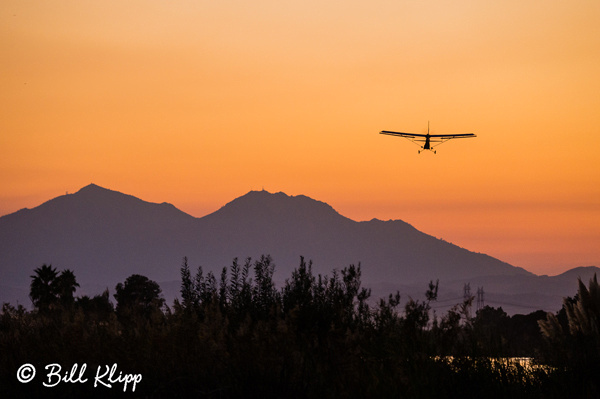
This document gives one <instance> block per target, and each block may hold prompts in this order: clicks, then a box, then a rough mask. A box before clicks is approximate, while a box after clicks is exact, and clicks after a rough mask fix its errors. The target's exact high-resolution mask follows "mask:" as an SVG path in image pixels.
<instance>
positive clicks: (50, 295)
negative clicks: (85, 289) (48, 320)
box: [29, 264, 79, 311]
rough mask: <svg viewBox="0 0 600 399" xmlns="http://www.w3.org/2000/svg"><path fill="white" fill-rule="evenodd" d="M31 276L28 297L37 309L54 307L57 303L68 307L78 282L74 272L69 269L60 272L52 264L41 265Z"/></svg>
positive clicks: (72, 300) (44, 309)
mask: <svg viewBox="0 0 600 399" xmlns="http://www.w3.org/2000/svg"><path fill="white" fill-rule="evenodd" d="M34 273H35V275H33V276H31V278H32V281H31V286H30V293H29V297H30V298H31V302H33V305H34V306H35V307H36V308H38V309H39V310H42V311H46V310H50V309H56V308H57V307H58V306H59V305H62V306H64V307H70V306H72V305H73V303H74V297H73V294H74V293H75V290H76V289H77V287H79V284H78V283H77V280H76V278H75V274H74V273H73V272H72V271H71V270H69V269H66V270H63V271H61V272H60V273H58V272H57V271H56V268H53V267H52V265H46V264H44V265H42V267H38V268H37V269H35V270H34Z"/></svg>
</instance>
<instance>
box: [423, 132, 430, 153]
mask: <svg viewBox="0 0 600 399" xmlns="http://www.w3.org/2000/svg"><path fill="white" fill-rule="evenodd" d="M429 137H430V136H429V133H427V136H425V144H423V149H424V150H431V144H430V142H429Z"/></svg>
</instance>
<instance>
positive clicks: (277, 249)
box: [0, 184, 577, 307]
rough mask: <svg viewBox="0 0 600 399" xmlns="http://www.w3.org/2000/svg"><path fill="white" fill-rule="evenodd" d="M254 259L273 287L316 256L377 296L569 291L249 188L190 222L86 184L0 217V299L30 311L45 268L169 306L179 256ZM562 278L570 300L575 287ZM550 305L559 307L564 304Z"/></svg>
mask: <svg viewBox="0 0 600 399" xmlns="http://www.w3.org/2000/svg"><path fill="white" fill-rule="evenodd" d="M262 254H270V255H271V256H272V257H273V259H274V261H275V264H276V272H275V279H276V281H278V282H279V283H281V282H283V281H284V280H285V279H286V278H289V276H290V275H291V272H292V270H293V269H294V268H296V267H297V266H298V264H299V260H300V256H304V257H305V258H306V259H310V260H313V262H314V265H313V270H314V271H315V272H316V273H321V274H331V272H332V270H333V269H334V268H336V269H341V268H343V267H346V266H348V265H349V264H358V263H361V265H362V271H363V275H362V280H363V283H364V284H365V285H367V286H371V287H373V289H374V292H377V293H381V294H387V293H389V292H391V291H392V290H395V289H399V288H402V289H403V291H404V292H408V293H410V294H411V295H413V294H414V295H419V296H422V291H424V290H425V287H426V283H427V282H428V281H429V280H436V279H439V280H440V287H442V288H444V287H445V289H446V293H447V294H445V295H447V296H448V295H449V296H452V295H457V292H458V294H461V293H460V290H461V289H462V286H463V284H464V283H465V282H473V283H472V284H473V286H474V287H475V284H483V285H484V286H485V287H486V290H487V291H488V292H489V293H490V294H489V295H491V294H493V293H494V292H495V291H497V292H500V293H501V294H502V293H504V294H510V295H516V294H520V293H524V294H527V293H532V292H533V293H534V294H535V293H536V292H537V291H535V290H536V289H537V288H536V287H537V286H540V287H542V289H539V290H538V291H539V292H538V293H537V294H536V295H538V296H539V295H540V294H542V295H547V294H548V290H547V289H543V287H548V286H551V283H552V284H555V285H556V284H558V285H560V286H561V287H562V286H563V285H565V283H564V281H563V280H560V282H558V283H557V281H559V280H553V279H554V278H551V277H546V278H545V277H540V276H536V275H534V274H532V273H530V272H528V271H526V270H524V269H522V268H518V267H514V266H511V265H509V264H507V263H505V262H502V261H500V260H498V259H495V258H492V257H490V256H487V255H485V254H479V253H473V252H470V251H468V250H466V249H463V248H460V247H458V246H456V245H453V244H451V243H448V242H446V241H443V240H440V239H437V238H435V237H432V236H429V235H427V234H425V233H422V232H420V231H418V230H417V229H415V228H414V227H412V226H411V225H409V224H407V223H405V222H403V221H401V220H389V221H381V220H377V219H373V220H371V221H368V222H356V221H353V220H351V219H348V218H346V217H344V216H342V215H340V214H339V213H338V212H336V211H335V210H334V209H333V208H332V207H331V206H329V205H328V204H325V203H323V202H319V201H316V200H313V199H311V198H308V197H306V196H302V195H299V196H288V195H286V194H284V193H275V194H272V193H269V192H266V191H251V192H249V193H247V194H246V195H243V196H242V197H239V198H237V199H235V200H233V201H231V202H230V203H228V204H226V205H225V206H223V207H222V208H221V209H219V210H218V211H216V212H214V213H212V214H209V215H207V216H204V217H202V218H195V217H192V216H190V215H188V214H186V213H184V212H182V211H180V210H178V209H177V208H175V207H174V206H173V205H171V204H167V203H162V204H155V203H149V202H145V201H142V200H140V199H138V198H135V197H133V196H130V195H126V194H122V193H119V192H116V191H112V190H108V189H105V188H102V187H99V186H97V185H94V184H91V185H89V186H86V187H84V188H82V189H81V190H79V191H78V192H77V193H75V194H69V195H64V196H60V197H57V198H54V199H52V200H50V201H48V202H46V203H44V204H42V205H40V206H38V207H36V208H33V209H23V210H20V211H18V212H15V213H13V214H10V215H6V216H3V217H0V270H1V275H2V278H1V280H0V301H7V300H8V301H14V300H15V299H14V298H19V302H20V303H22V304H26V305H29V302H28V300H27V296H26V294H27V293H28V286H29V283H30V276H31V274H33V270H34V269H35V268H37V267H39V266H41V265H42V264H44V263H46V264H52V265H53V266H54V267H56V268H57V269H59V270H62V269H67V268H68V269H71V270H73V271H74V272H75V275H76V276H77V279H78V281H79V283H80V284H81V285H82V289H81V291H83V292H86V290H87V292H86V293H88V294H97V293H99V292H101V291H102V290H103V289H104V288H106V287H108V288H110V289H111V290H113V288H114V286H115V285H116V284H117V283H118V282H122V281H123V280H125V278H127V277H128V276H129V275H131V274H134V273H135V274H143V275H146V276H148V277H149V278H151V279H153V280H156V281H158V282H161V286H163V290H164V291H165V296H168V297H169V298H168V299H171V297H174V296H176V295H177V291H178V288H179V283H178V282H179V278H180V275H179V268H180V265H181V260H182V258H183V257H184V256H187V257H188V258H189V262H190V265H191V266H192V268H194V267H195V266H194V265H202V266H203V268H204V270H205V272H207V271H208V270H212V271H213V272H215V273H216V274H217V275H218V274H219V273H220V270H221V269H222V268H223V267H224V266H228V265H230V264H231V262H232V260H233V258H235V257H238V258H240V259H243V258H246V257H249V256H250V257H253V258H257V257H259V256H260V255H262ZM566 279H567V280H570V281H569V284H570V286H571V287H572V289H573V292H574V291H575V290H576V287H577V286H576V280H575V281H571V280H572V279H571V278H566ZM546 280H547V281H546ZM548 284H550V285H548ZM169 287H170V288H169ZM507 287H509V288H507ZM514 287H521V288H520V289H518V290H516V289H514ZM442 288H441V291H440V292H441V293H442V292H444V291H443V290H442ZM521 289H522V290H521ZM386 290H387V292H386ZM411 290H412V291H411ZM532 290H533V291H532ZM413 291H414V292H413ZM563 291H564V290H563ZM569 292H570V291H569ZM19 293H20V294H19ZM419 293H420V294H419ZM440 295H442V294H440ZM560 295H564V294H562V291H561V294H560ZM569 295H572V293H571V294H569ZM552 300H553V301H554V302H555V303H558V305H557V306H558V307H559V306H560V303H559V302H560V297H557V295H554V296H553V297H552ZM548 301H549V299H548ZM542 302H543V301H542ZM546 302H547V301H546ZM555 307H556V306H555Z"/></svg>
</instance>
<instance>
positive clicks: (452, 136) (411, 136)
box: [379, 130, 477, 140]
mask: <svg viewBox="0 0 600 399" xmlns="http://www.w3.org/2000/svg"><path fill="white" fill-rule="evenodd" d="M379 134H387V135H390V136H399V137H406V138H409V139H414V138H415V137H436V138H440V139H443V140H450V139H462V138H467V137H477V136H476V135H475V134H474V133H459V134H417V133H403V132H390V131H389V130H382V131H381V132H379Z"/></svg>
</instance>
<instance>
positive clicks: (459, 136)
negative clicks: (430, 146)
mask: <svg viewBox="0 0 600 399" xmlns="http://www.w3.org/2000/svg"><path fill="white" fill-rule="evenodd" d="M429 137H437V138H441V139H444V140H450V139H465V138H468V137H477V136H476V135H475V134H473V133H459V134H430V135H429Z"/></svg>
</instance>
